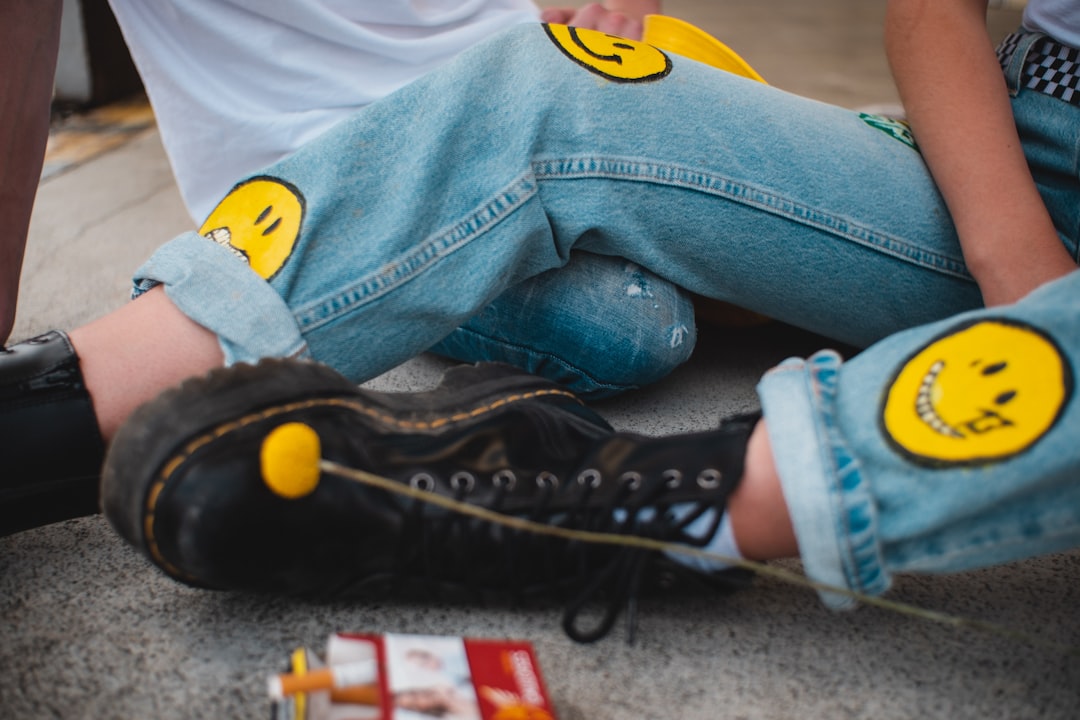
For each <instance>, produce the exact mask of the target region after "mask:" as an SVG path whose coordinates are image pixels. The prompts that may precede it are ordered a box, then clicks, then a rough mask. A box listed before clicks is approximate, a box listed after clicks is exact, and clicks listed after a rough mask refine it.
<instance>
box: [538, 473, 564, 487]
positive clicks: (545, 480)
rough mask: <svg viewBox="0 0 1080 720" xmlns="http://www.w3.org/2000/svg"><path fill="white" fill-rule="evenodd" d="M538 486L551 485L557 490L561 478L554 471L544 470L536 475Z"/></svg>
mask: <svg viewBox="0 0 1080 720" xmlns="http://www.w3.org/2000/svg"><path fill="white" fill-rule="evenodd" d="M536 486H537V487H540V488H543V487H549V488H551V489H552V490H555V489H556V488H558V487H559V478H557V477H555V474H554V473H549V472H548V471H547V470H544V471H543V472H541V473H540V474H539V475H537V476H536Z"/></svg>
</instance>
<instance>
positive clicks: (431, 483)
mask: <svg viewBox="0 0 1080 720" xmlns="http://www.w3.org/2000/svg"><path fill="white" fill-rule="evenodd" d="M409 486H410V487H411V488H412V489H413V490H423V491H425V492H432V491H433V490H435V478H433V477H431V476H430V475H428V474H427V473H417V474H416V475H413V476H412V479H411V480H409Z"/></svg>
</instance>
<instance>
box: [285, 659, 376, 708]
mask: <svg viewBox="0 0 1080 720" xmlns="http://www.w3.org/2000/svg"><path fill="white" fill-rule="evenodd" d="M376 670H377V668H376V665H375V661H374V660H359V661H356V662H350V663H341V664H339V665H331V666H329V667H324V668H319V669H317V670H311V671H310V672H306V673H283V674H281V675H274V676H273V677H271V678H270V680H269V682H268V683H267V690H268V691H269V693H270V699H271V700H283V699H285V698H286V697H287V696H289V695H295V694H296V693H301V692H314V691H318V690H340V689H342V688H347V687H352V686H356V685H374V683H373V682H372V681H373V680H374V679H375V677H376V676H377V675H376ZM376 691H377V688H376ZM376 694H377V693H376Z"/></svg>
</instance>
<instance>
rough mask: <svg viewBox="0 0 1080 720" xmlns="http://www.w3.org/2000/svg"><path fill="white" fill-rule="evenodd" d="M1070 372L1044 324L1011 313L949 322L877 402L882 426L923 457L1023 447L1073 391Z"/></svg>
mask: <svg viewBox="0 0 1080 720" xmlns="http://www.w3.org/2000/svg"><path fill="white" fill-rule="evenodd" d="M1072 385H1073V380H1072V373H1071V370H1070V369H1069V366H1068V364H1067V363H1066V361H1065V359H1064V357H1063V356H1062V353H1061V351H1060V350H1059V349H1058V346H1057V344H1056V343H1055V342H1054V341H1053V340H1052V339H1050V337H1049V336H1047V335H1046V334H1044V333H1043V332H1042V331H1040V330H1038V329H1036V328H1034V327H1032V326H1030V325H1025V324H1021V323H1016V322H1013V321H1009V320H1004V319H1002V320H985V321H980V322H976V323H974V324H969V325H965V326H962V327H960V328H958V329H954V330H952V331H950V332H949V333H947V334H946V335H944V336H942V337H940V338H938V339H936V340H934V341H933V342H931V343H930V344H929V345H927V346H926V347H924V348H923V349H922V350H920V351H919V352H917V353H916V354H915V355H914V356H912V357H911V359H909V360H908V361H907V362H906V363H905V364H904V365H903V366H902V367H901V368H900V371H899V372H898V373H897V375H896V379H895V380H894V381H893V384H892V386H891V387H890V388H889V391H888V394H887V396H886V398H885V402H884V405H883V407H882V414H881V417H882V424H883V427H884V430H885V434H886V436H887V437H888V439H889V440H890V441H891V442H892V444H893V445H894V447H896V448H898V449H899V450H901V451H902V452H904V454H905V455H907V456H908V457H910V458H911V459H913V460H915V461H916V462H919V463H921V464H928V465H938V466H944V465H952V464H975V463H983V462H990V461H995V460H1002V459H1004V458H1008V457H1011V456H1013V455H1016V454H1017V453H1020V452H1023V451H1024V450H1026V449H1027V448H1029V447H1031V446H1032V445H1034V444H1035V443H1036V442H1037V441H1038V440H1039V438H1041V437H1042V436H1043V435H1045V434H1046V433H1047V432H1048V431H1049V430H1050V428H1051V427H1053V425H1054V423H1055V422H1057V419H1058V418H1059V417H1060V416H1061V413H1062V410H1063V409H1064V406H1065V403H1066V402H1067V401H1068V399H1069V397H1070V396H1071V394H1072Z"/></svg>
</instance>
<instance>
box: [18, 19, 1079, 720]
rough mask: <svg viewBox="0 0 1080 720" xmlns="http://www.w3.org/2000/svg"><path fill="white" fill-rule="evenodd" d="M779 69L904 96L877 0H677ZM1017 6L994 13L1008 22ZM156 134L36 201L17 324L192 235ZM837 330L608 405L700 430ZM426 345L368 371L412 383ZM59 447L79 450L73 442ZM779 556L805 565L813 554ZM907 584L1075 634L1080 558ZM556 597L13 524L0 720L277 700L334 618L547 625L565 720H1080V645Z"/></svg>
mask: <svg viewBox="0 0 1080 720" xmlns="http://www.w3.org/2000/svg"><path fill="white" fill-rule="evenodd" d="M666 8H667V11H668V12H669V13H670V14H672V15H679V16H682V17H685V18H686V19H688V20H691V21H693V22H695V23H697V24H698V25H700V26H702V27H704V28H706V29H708V30H710V31H711V32H713V33H714V34H716V35H717V36H718V37H721V38H723V39H725V40H727V41H728V42H729V44H731V45H732V46H733V47H735V49H736V50H738V51H740V52H741V53H742V54H743V55H744V56H745V57H746V58H747V59H748V60H749V61H750V62H751V64H753V65H755V66H756V67H757V69H758V70H759V71H760V72H761V73H762V74H763V75H764V76H765V77H766V78H768V79H769V80H770V81H771V82H772V84H774V85H777V86H779V87H782V88H786V89H790V90H793V91H796V92H801V93H804V94H809V95H812V96H814V97H818V98H821V99H823V100H827V101H830V102H836V103H839V104H843V105H846V106H851V107H854V106H863V105H871V104H872V105H882V104H891V103H895V102H896V95H895V92H894V90H893V89H892V85H891V83H890V81H889V79H888V73H887V66H886V64H885V61H884V58H883V56H882V54H881V48H880V22H881V17H882V10H883V2H881V1H880V0H825V1H823V2H816V3H806V2H801V1H798V0H767V1H764V2H763V1H760V0H725V1H724V2H719V1H717V2H709V1H708V0H698V1H697V2H690V1H689V0H684V1H683V2H676V1H674V0H669V2H667V3H666ZM1016 18H1017V15H1016V13H1015V12H1012V11H1001V12H998V13H997V14H996V15H995V18H994V23H995V27H996V28H997V27H1000V28H1001V30H1002V31H1004V30H1005V29H1006V28H1008V27H1009V26H1010V25H1015V22H1016ZM190 226H191V221H190V219H189V218H188V217H187V216H186V213H185V211H184V208H183V206H182V204H181V202H180V199H179V196H178V194H177V192H176V188H175V186H174V185H173V182H172V179H171V175H170V173H169V168H168V165H167V162H166V160H165V157H164V154H163V152H162V149H161V146H160V142H159V138H158V136H157V134H156V131H155V130H153V129H152V128H151V129H148V130H146V131H143V132H141V133H139V134H136V135H135V136H134V137H133V139H131V140H130V141H128V142H126V143H124V144H123V145H121V146H120V147H119V148H117V149H114V150H111V151H109V152H107V153H105V154H102V155H100V156H98V157H96V158H95V159H93V160H91V161H89V162H84V163H82V164H81V165H78V166H77V167H74V168H72V169H68V170H66V171H65V172H62V173H58V174H55V175H53V176H52V177H50V178H49V179H48V180H47V181H46V182H44V183H43V185H42V187H41V191H40V194H39V196H38V202H37V205H36V208H35V214H34V219H33V224H32V228H31V238H30V244H29V249H28V257H27V261H26V266H25V271H24V281H23V292H22V296H21V304H20V310H19V316H18V318H17V326H16V330H15V334H14V335H15V337H16V338H22V337H26V336H29V335H32V334H35V333H37V332H39V331H43V330H46V329H49V328H52V327H61V328H70V327H72V326H75V325H78V324H80V323H83V322H86V321H88V320H90V319H92V318H94V317H96V316H98V315H100V314H102V313H105V312H107V311H109V310H110V309H112V308H115V307H116V306H118V305H120V304H121V303H123V302H125V299H126V296H127V290H128V277H129V273H130V271H131V270H132V269H133V268H134V267H135V266H137V265H138V264H139V263H140V262H141V261H142V260H143V259H144V258H145V257H146V256H147V255H148V254H149V253H150V252H151V251H152V250H153V249H154V248H155V247H156V246H157V245H158V244H159V243H160V242H162V241H164V240H166V239H168V238H169V237H171V236H173V235H174V234H176V233H178V232H180V231H184V230H187V229H189V227H190ZM824 344H827V343H826V342H825V341H824V340H821V339H820V338H816V337H814V336H809V335H805V334H802V333H798V332H795V331H791V330H788V329H784V328H780V327H777V326H773V327H771V328H769V329H765V330H752V331H734V332H726V333H718V332H711V331H710V332H706V333H704V337H703V338H702V340H701V342H700V344H699V347H698V350H697V352H696V353H695V356H694V357H693V359H692V360H691V361H690V363H688V365H686V366H685V367H684V368H682V369H680V370H679V371H678V372H676V373H675V374H674V375H672V376H671V377H670V378H668V379H666V380H665V381H663V382H662V383H660V384H658V385H657V386H655V387H652V388H648V389H646V390H642V391H640V392H636V393H633V394H631V395H629V396H627V397H624V398H620V399H617V400H613V401H608V402H605V403H602V404H600V405H599V406H598V407H599V409H600V411H601V412H602V413H603V414H604V415H606V416H607V417H608V418H609V419H610V420H611V421H612V422H613V424H615V425H616V426H618V427H621V428H625V429H632V430H637V431H641V432H645V433H650V434H666V433H672V432H679V431H685V430H693V429H702V428H706V427H709V426H710V425H712V424H713V423H714V422H715V421H716V418H717V417H718V416H719V415H720V414H722V413H725V414H726V413H729V412H736V411H739V410H742V409H746V408H749V407H752V406H754V404H755V402H756V401H755V396H754V382H755V380H756V378H757V377H758V376H759V375H760V373H761V372H762V371H763V370H764V369H766V368H767V367H769V366H770V365H772V364H773V363H775V362H777V361H778V360H780V359H782V358H784V357H786V356H789V355H794V354H806V353H808V352H812V351H813V350H815V349H817V348H818V347H820V346H822V345H824ZM446 367H447V365H446V363H445V362H443V361H440V360H437V359H435V358H431V357H421V358H418V359H416V360H413V361H411V362H409V363H406V364H405V365H403V366H402V367H400V368H397V369H395V370H394V371H392V372H390V373H387V374H386V375H384V376H383V377H380V378H378V379H376V380H375V381H373V382H372V383H370V385H371V386H372V387H376V388H379V389H392V390H415V389H421V388H424V387H429V386H431V385H433V384H434V383H435V382H436V380H437V378H438V377H439V375H440V374H441V372H442V371H443V370H444V369H445V368H446ZM57 451H58V452H62V451H63V449H62V448H57ZM781 566H782V567H786V568H789V569H795V570H797V569H798V563H797V562H789V563H782V564H781ZM889 597H890V598H891V599H894V600H897V601H901V602H905V603H911V604H913V605H917V606H919V607H924V608H929V609H933V610H936V611H941V612H945V613H951V614H956V615H959V616H963V617H966V618H973V619H978V620H980V621H988V622H992V623H997V624H1001V625H1003V626H1007V627H1010V628H1015V629H1019V630H1022V631H1024V632H1027V633H1031V634H1033V635H1035V636H1037V637H1039V638H1041V639H1043V640H1044V641H1051V642H1060V643H1065V644H1071V645H1072V646H1074V647H1075V646H1078V645H1080V628H1078V623H1077V617H1078V615H1077V607H1078V606H1080V553H1075V552H1074V553H1068V554H1063V555H1057V556H1052V557H1047V558H1041V559H1037V560H1031V561H1027V562H1021V563H1015V564H1011V565H1007V566H1003V567H997V568H992V569H987V570H982V571H978V572H971V573H965V574H962V575H957V576H950V577H904V578H901V579H900V581H899V582H898V583H897V586H896V587H895V588H894V590H893V591H892V592H891V593H890V596H889ZM558 623H559V610H558V608H557V607H556V606H554V605H551V606H539V607H530V608H528V609H513V608H507V607H489V608H480V607H475V606H463V605H453V604H445V603H439V602H431V603H428V604H415V603H414V604H390V603H375V604H355V603H344V602H336V603H309V602H299V601H294V600H283V599H277V598H264V597H253V596H249V595H243V594H234V593H218V592H206V591H200V590H195V589H192V588H188V587H185V586H183V585H179V584H177V583H175V582H173V581H172V580H170V579H168V578H166V577H165V576H163V575H162V574H160V573H159V572H157V571H156V569H155V568H153V567H152V566H150V565H149V564H148V563H147V562H145V561H144V560H143V559H142V558H141V557H140V556H138V555H137V554H136V553H135V552H133V551H132V550H131V549H129V548H128V547H127V546H125V545H124V544H123V543H122V542H121V541H120V539H119V538H118V537H117V536H116V535H115V534H114V533H113V532H112V531H111V529H110V528H109V527H108V525H107V524H106V523H105V522H104V520H103V519H102V518H100V517H93V518H86V519H82V520H76V521H70V522H66V523H60V524H57V525H54V526H50V527H46V528H41V529H37V530H32V531H28V532H24V533H21V534H18V535H15V536H12V537H9V538H4V539H0V669H2V670H3V672H0V718H54V717H55V718H160V719H162V720H167V719H171V718H193V717H200V718H211V717H214V718H225V717H228V718H247V717H266V715H267V707H268V706H267V700H266V697H265V692H264V688H265V678H266V676H267V675H268V674H269V673H271V672H274V671H277V670H279V669H281V667H282V664H283V662H284V660H285V658H286V656H287V654H288V653H289V652H290V651H291V650H292V649H293V648H294V647H296V646H298V645H307V646H309V647H312V648H317V649H321V648H322V647H323V645H324V643H325V640H326V637H327V635H328V634H329V633H331V632H333V631H337V630H352V631H364V632H420V633H434V634H448V635H468V636H478V637H513V638H521V639H526V640H530V641H532V642H533V643H534V645H535V647H536V650H537V652H538V655H539V659H540V662H541V665H542V669H543V671H544V673H545V676H546V680H547V683H548V689H549V691H550V693H551V695H552V697H553V700H554V702H555V704H556V708H557V710H558V712H559V716H560V717H561V718H563V720H631V719H638V718H680V720H682V719H685V720H699V719H704V718H875V719H885V718H928V717H929V718H1062V719H1064V718H1076V717H1080V658H1078V657H1077V656H1076V655H1075V654H1074V655H1072V656H1070V655H1068V654H1067V653H1065V652H1063V651H1061V650H1060V649H1055V648H1047V647H1044V646H1041V645H1037V644H1034V643H1031V642H1027V641H1024V640H1019V639H1015V638H1011V637H1002V636H998V635H994V634H990V633H987V632H983V631H977V630H970V629H956V628H953V627H947V626H944V625H941V624H937V623H933V622H930V621H926V620H920V619H915V618H910V617H906V616H902V615H900V614H897V613H894V612H891V611H886V610H883V609H877V608H867V607H864V608H861V609H859V610H856V611H853V612H849V613H841V614H837V613H831V612H829V611H827V610H825V609H824V608H823V607H822V606H821V605H820V603H819V602H818V600H817V599H816V597H815V595H814V594H813V593H812V592H810V591H807V590H805V589H802V588H798V587H794V586H791V585H787V584H784V583H782V582H780V581H778V580H773V579H769V578H758V579H757V580H755V582H754V584H753V585H752V586H751V587H750V588H749V589H747V590H745V591H742V592H740V593H737V594H734V595H730V596H712V595H709V596H692V597H671V598H665V599H648V600H646V601H643V602H642V606H641V608H640V613H639V623H638V633H637V642H636V643H635V644H634V645H627V644H626V643H625V642H623V640H622V638H621V633H620V632H619V631H616V632H615V633H614V634H613V635H612V636H610V637H609V638H607V639H605V640H603V641H602V642H599V643H597V644H593V645H588V646H582V645H576V644H574V643H572V642H571V641H569V640H568V639H566V638H565V637H564V636H563V634H562V632H561V630H560V629H559V624H558Z"/></svg>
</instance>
